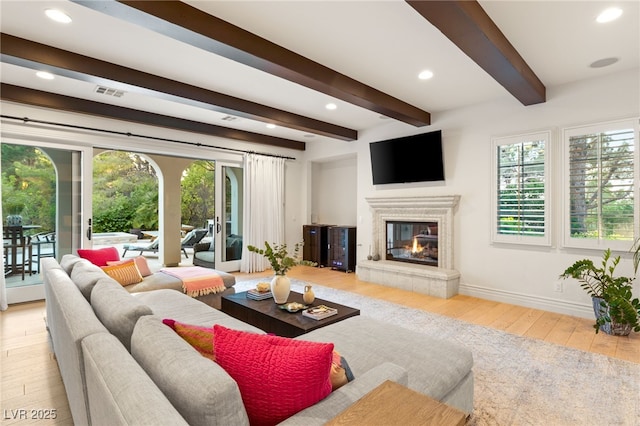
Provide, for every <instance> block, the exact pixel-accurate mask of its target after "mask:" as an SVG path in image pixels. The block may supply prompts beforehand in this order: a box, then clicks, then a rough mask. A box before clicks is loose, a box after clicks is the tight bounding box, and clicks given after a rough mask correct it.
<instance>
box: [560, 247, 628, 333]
mask: <svg viewBox="0 0 640 426" xmlns="http://www.w3.org/2000/svg"><path fill="white" fill-rule="evenodd" d="M632 250H634V253H633V276H632V277H616V276H615V270H616V267H617V266H618V263H620V256H616V257H615V258H613V259H612V258H611V250H610V249H607V250H605V252H604V254H603V256H602V263H601V264H600V265H599V266H598V265H596V264H594V263H593V261H591V260H590V259H582V260H578V261H576V262H575V263H574V264H573V265H571V266H569V267H568V268H567V269H566V270H565V271H564V273H563V274H562V275H560V277H561V278H575V279H577V280H578V281H579V282H580V286H581V287H582V288H583V289H584V290H585V291H586V292H587V293H588V294H589V295H590V296H591V299H592V301H593V311H594V313H595V315H596V323H595V324H594V328H595V329H596V333H597V332H598V331H599V330H602V331H604V332H605V333H607V334H612V335H620V336H627V335H629V333H631V330H633V331H636V332H638V331H640V300H638V298H633V294H632V292H633V281H634V280H635V276H636V274H637V271H638V265H639V264H640V239H639V240H637V241H636V242H635V244H634V248H633V249H632ZM609 261H611V263H609Z"/></svg>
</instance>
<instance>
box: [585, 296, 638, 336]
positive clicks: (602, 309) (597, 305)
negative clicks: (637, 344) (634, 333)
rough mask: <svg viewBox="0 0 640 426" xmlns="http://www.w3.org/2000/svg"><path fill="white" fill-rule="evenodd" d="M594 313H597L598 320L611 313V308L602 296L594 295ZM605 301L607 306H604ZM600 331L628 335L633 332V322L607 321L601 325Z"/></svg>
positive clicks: (613, 334)
mask: <svg viewBox="0 0 640 426" xmlns="http://www.w3.org/2000/svg"><path fill="white" fill-rule="evenodd" d="M591 301H592V302H593V313H594V314H595V315H596V320H598V319H600V317H602V316H606V315H608V314H609V312H608V310H609V308H608V307H607V306H606V302H604V299H603V298H601V297H592V298H591ZM603 302H604V304H605V306H602V303H603ZM600 331H603V332H605V333H607V334H610V335H612V336H628V335H629V334H630V333H631V324H620V323H617V322H606V323H604V324H602V325H601V326H600Z"/></svg>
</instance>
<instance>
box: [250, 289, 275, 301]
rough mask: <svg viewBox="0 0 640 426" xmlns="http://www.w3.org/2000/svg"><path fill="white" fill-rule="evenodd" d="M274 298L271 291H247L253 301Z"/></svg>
mask: <svg viewBox="0 0 640 426" xmlns="http://www.w3.org/2000/svg"><path fill="white" fill-rule="evenodd" d="M272 297H273V294H272V293H271V292H270V291H258V290H256V289H253V288H252V289H251V290H247V298H248V299H253V300H265V299H270V298H272Z"/></svg>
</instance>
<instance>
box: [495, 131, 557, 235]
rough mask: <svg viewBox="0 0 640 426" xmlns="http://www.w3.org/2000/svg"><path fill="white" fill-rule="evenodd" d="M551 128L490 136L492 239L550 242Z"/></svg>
mask: <svg viewBox="0 0 640 426" xmlns="http://www.w3.org/2000/svg"><path fill="white" fill-rule="evenodd" d="M549 144H550V132H542V133H534V134H526V135H519V136H511V137H504V138H496V139H494V140H493V146H494V153H495V154H494V171H495V174H494V180H493V183H494V185H493V191H492V193H493V207H494V214H493V215H492V217H493V233H492V234H493V235H492V236H493V238H492V239H493V241H494V242H502V243H518V244H533V245H549V244H550V241H551V240H550V237H549V196H548V183H547V181H548V166H547V164H548V152H549Z"/></svg>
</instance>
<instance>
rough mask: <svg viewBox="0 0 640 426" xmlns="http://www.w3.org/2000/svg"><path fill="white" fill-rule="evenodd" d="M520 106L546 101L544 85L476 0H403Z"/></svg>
mask: <svg viewBox="0 0 640 426" xmlns="http://www.w3.org/2000/svg"><path fill="white" fill-rule="evenodd" d="M406 2H407V3H408V4H409V5H410V6H411V7H413V8H414V9H415V10H416V11H417V12H418V13H419V14H420V15H422V16H423V17H424V18H425V19H426V20H428V21H429V22H431V24H433V25H434V26H435V27H436V28H438V29H439V30H440V31H441V32H442V33H443V34H444V35H445V36H446V37H447V38H449V40H451V41H452V42H453V43H454V44H455V45H456V46H458V47H459V48H460V50H462V51H463V52H464V53H465V54H466V55H467V56H469V57H470V58H471V59H473V60H474V61H475V62H476V63H477V64H478V65H480V67H482V69H484V70H485V71H486V72H487V73H489V75H491V76H492V77H493V78H494V79H495V80H496V81H497V82H498V83H500V84H501V85H502V86H503V87H504V88H505V89H507V91H509V93H511V94H512V95H513V96H514V97H515V98H516V99H518V100H519V101H520V102H521V103H522V104H524V105H533V104H539V103H542V102H545V101H546V88H545V86H544V84H542V82H541V81H540V79H539V78H538V77H537V76H536V74H535V73H534V72H533V70H532V69H531V67H529V65H528V64H527V63H526V62H525V60H524V59H523V58H522V56H520V54H519V53H518V52H517V51H516V49H515V48H514V47H513V46H512V45H511V43H510V42H509V40H507V38H506V37H505V36H504V34H503V33H502V31H500V29H499V28H498V27H497V26H496V24H495V23H494V22H493V21H492V20H491V18H490V17H489V15H487V13H486V12H485V11H484V9H483V8H482V6H480V4H479V3H478V2H477V1H473V0H445V1H424V0H406Z"/></svg>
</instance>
